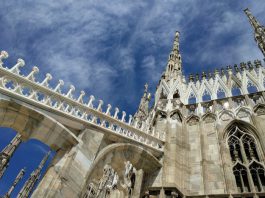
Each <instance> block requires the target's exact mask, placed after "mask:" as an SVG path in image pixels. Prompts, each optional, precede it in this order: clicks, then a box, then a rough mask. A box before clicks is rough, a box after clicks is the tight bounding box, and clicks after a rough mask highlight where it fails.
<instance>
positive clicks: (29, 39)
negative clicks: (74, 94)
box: [0, 0, 265, 108]
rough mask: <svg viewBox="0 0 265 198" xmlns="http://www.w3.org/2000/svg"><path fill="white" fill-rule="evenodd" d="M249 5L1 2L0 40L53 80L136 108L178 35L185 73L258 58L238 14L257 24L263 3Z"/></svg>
mask: <svg viewBox="0 0 265 198" xmlns="http://www.w3.org/2000/svg"><path fill="white" fill-rule="evenodd" d="M247 3H249V2H247V1H243V2H241V4H240V5H236V4H235V3H233V2H231V1H229V0H226V1H222V2H216V1H210V0H208V1H207V0H206V1H194V0H186V1H180V0H179V1H175V0H174V1H173V0H165V1H158V0H157V1H156V0H154V1H140V0H136V1H126V2H124V1H121V0H113V1H111V3H110V2H109V1H93V0H90V1H86V0H83V1H82V0H81V1H78V2H77V1H73V0H58V1H52V0H46V1H38V2H36V1H33V0H21V1H7V0H5V1H4V2H2V3H1V14H0V16H1V18H2V23H1V29H4V27H3V26H5V27H8V30H5V31H4V32H2V38H3V36H4V40H5V41H8V42H9V44H10V45H11V46H13V49H14V51H16V52H17V53H18V54H24V55H25V58H26V61H27V59H32V60H34V64H37V65H39V66H40V70H43V72H50V73H52V74H53V76H54V79H59V78H60V79H64V81H65V82H66V84H67V85H69V84H70V83H71V84H75V85H76V87H77V90H81V89H86V90H87V91H88V92H89V94H94V95H96V96H99V97H101V98H103V99H105V100H109V101H106V102H110V103H115V104H117V103H121V104H122V105H123V106H126V105H127V106H128V105H132V106H130V107H128V108H135V106H136V105H138V102H139V99H140V96H141V94H142V93H141V91H140V90H139V89H140V88H141V89H142V85H143V84H144V83H145V82H146V81H148V82H149V83H150V84H151V87H153V89H154V87H155V86H156V83H157V82H158V80H159V77H160V74H161V73H162V71H163V70H164V67H165V65H166V61H167V56H168V53H169V51H170V49H171V47H172V42H173V37H174V32H175V31H176V30H179V31H180V32H181V46H180V48H181V51H182V52H183V56H182V57H183V60H184V63H185V64H187V65H185V64H184V68H185V70H189V71H190V70H197V71H199V70H200V69H202V68H205V67H206V66H207V68H209V67H210V66H212V67H215V66H220V65H225V64H234V63H239V62H241V61H246V60H249V59H256V58H261V53H260V52H259V50H258V48H257V46H256V44H255V42H254V40H253V35H252V30H251V27H250V25H249V23H248V21H247V19H246V17H245V15H244V13H243V11H242V10H243V8H245V7H247V6H249V7H250V9H251V10H252V12H253V14H254V15H255V16H257V17H258V18H259V19H260V20H261V19H262V17H264V14H263V11H264V8H265V3H264V2H263V1H262V0H260V1H257V2H256V3H253V2H252V3H249V4H250V5H248V4H247ZM234 4H235V5H234ZM263 23H265V21H263ZM0 34H1V33H0ZM195 37H196V38H195ZM0 44H1V41H0ZM30 62H31V61H30ZM195 64H196V65H195ZM192 65H194V66H196V67H198V68H195V69H191V66H192ZM205 65H206V66H205ZM55 81H56V80H55ZM113 93H115V94H113ZM117 95H122V97H117Z"/></svg>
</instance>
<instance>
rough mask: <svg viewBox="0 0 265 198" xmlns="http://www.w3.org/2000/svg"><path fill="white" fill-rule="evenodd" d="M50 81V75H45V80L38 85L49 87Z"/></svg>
mask: <svg viewBox="0 0 265 198" xmlns="http://www.w3.org/2000/svg"><path fill="white" fill-rule="evenodd" d="M51 79H52V75H51V74H49V73H47V74H46V78H45V79H44V80H43V81H42V82H41V84H40V85H42V86H45V87H49V81H50V80H51Z"/></svg>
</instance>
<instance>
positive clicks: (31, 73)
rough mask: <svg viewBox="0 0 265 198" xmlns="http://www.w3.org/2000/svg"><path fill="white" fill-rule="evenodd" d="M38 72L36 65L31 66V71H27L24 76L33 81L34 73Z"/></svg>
mask: <svg viewBox="0 0 265 198" xmlns="http://www.w3.org/2000/svg"><path fill="white" fill-rule="evenodd" d="M37 73H39V68H38V67H37V66H34V67H33V68H32V71H31V72H30V73H29V75H28V76H27V77H26V78H27V79H29V80H31V81H33V82H35V76H34V75H35V74H37Z"/></svg>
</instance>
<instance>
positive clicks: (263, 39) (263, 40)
mask: <svg viewBox="0 0 265 198" xmlns="http://www.w3.org/2000/svg"><path fill="white" fill-rule="evenodd" d="M244 12H245V13H246V15H247V17H248V19H249V22H250V24H251V26H252V28H253V29H254V37H255V41H256V42H257V44H258V46H259V48H260V50H261V52H262V54H263V56H265V27H264V26H262V25H260V23H259V22H258V21H257V19H256V18H255V17H254V16H253V15H252V14H251V12H250V10H249V9H248V8H247V9H245V10H244Z"/></svg>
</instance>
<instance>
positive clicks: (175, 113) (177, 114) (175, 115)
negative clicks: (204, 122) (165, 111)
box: [169, 109, 183, 122]
mask: <svg viewBox="0 0 265 198" xmlns="http://www.w3.org/2000/svg"><path fill="white" fill-rule="evenodd" d="M169 116H170V118H171V119H173V120H178V121H179V122H182V120H183V115H182V114H181V112H180V111H179V110H178V109H177V110H174V111H171V112H170V113H169Z"/></svg>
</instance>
